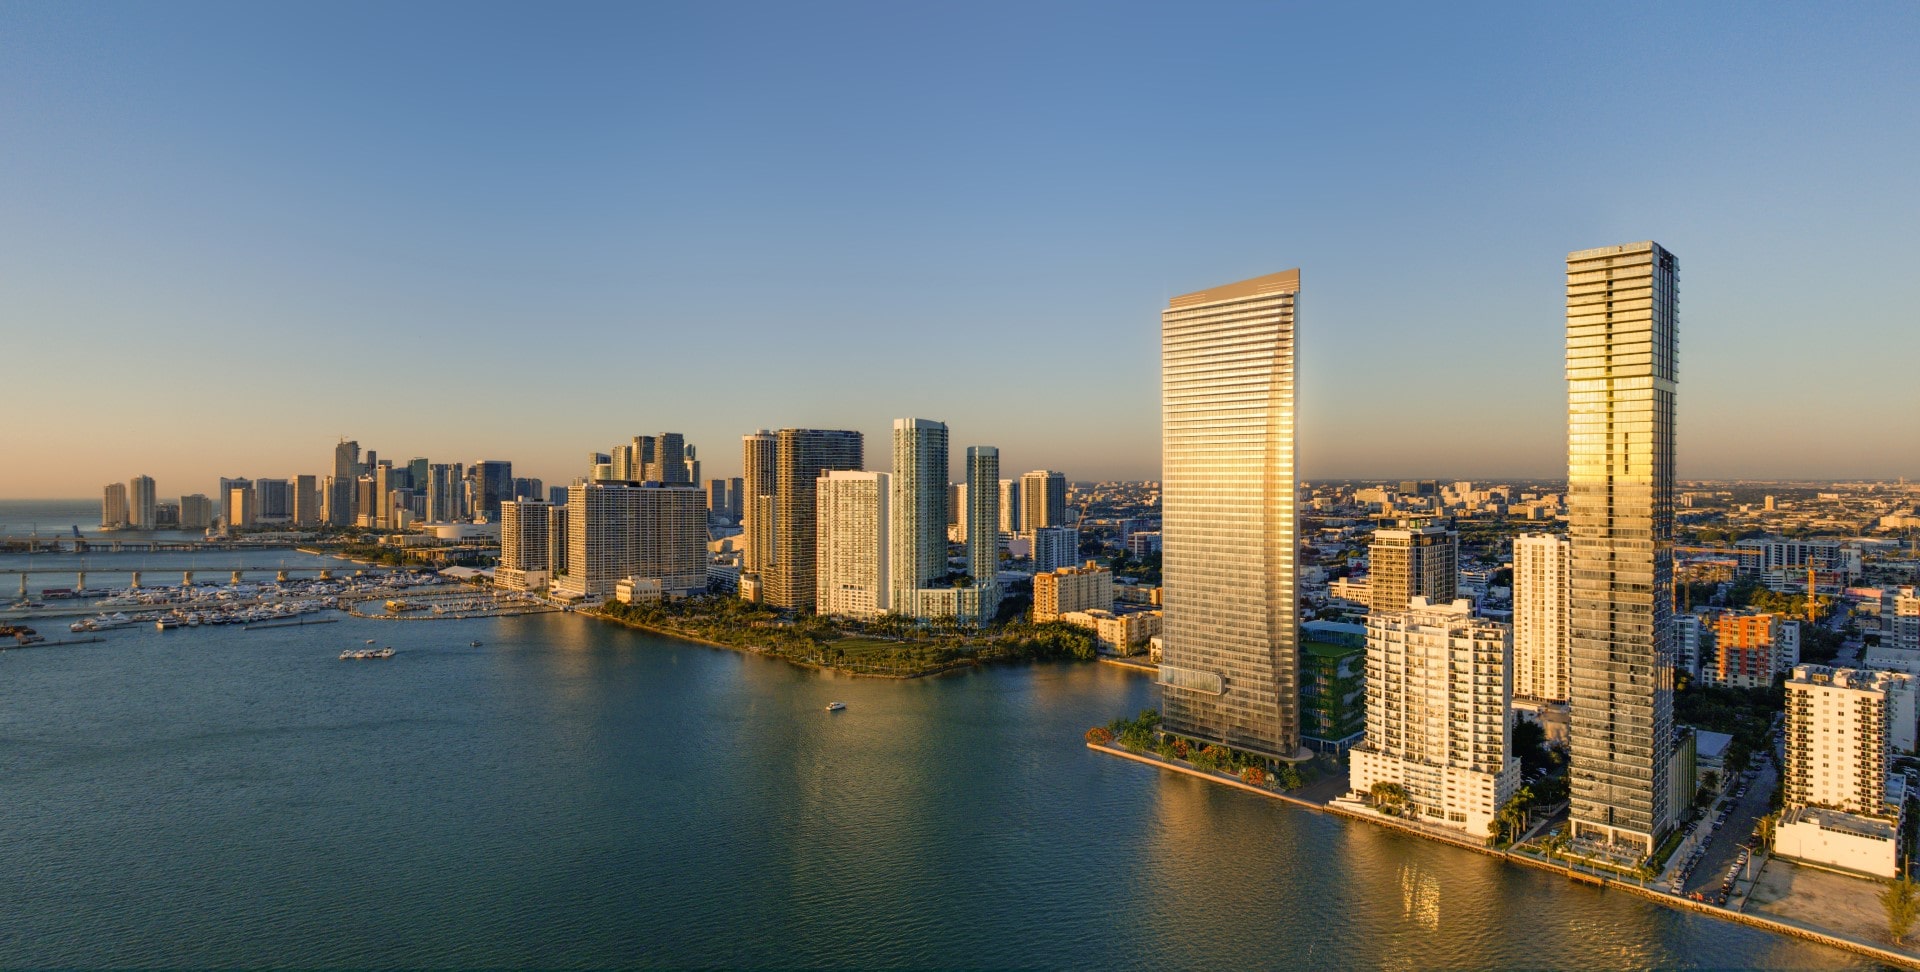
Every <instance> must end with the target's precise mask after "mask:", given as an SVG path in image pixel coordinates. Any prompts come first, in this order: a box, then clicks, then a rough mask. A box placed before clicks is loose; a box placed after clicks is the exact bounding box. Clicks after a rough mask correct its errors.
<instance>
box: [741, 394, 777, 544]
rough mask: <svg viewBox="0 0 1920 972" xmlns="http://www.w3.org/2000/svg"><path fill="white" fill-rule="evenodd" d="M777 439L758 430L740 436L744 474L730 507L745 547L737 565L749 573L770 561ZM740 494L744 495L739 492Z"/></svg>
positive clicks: (763, 430)
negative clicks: (744, 540)
mask: <svg viewBox="0 0 1920 972" xmlns="http://www.w3.org/2000/svg"><path fill="white" fill-rule="evenodd" d="M777 441H778V440H777V439H775V438H774V435H773V433H772V432H769V431H767V430H766V429H761V430H760V431H758V432H755V433H753V434H752V435H743V436H741V437H740V455H741V459H740V461H741V464H742V468H743V469H744V470H745V474H744V475H742V476H741V478H740V481H739V482H737V483H735V484H734V486H735V488H734V493H735V495H734V498H733V504H734V510H735V513H736V515H738V516H739V517H740V518H741V520H740V526H741V528H742V529H741V535H742V536H744V537H745V538H746V548H745V550H744V551H743V552H742V555H741V558H740V567H741V569H742V570H744V571H746V572H747V573H749V574H757V573H759V572H760V571H762V570H765V569H766V567H767V564H769V563H771V562H772V561H773V489H774V458H775V456H776V455H777V453H778V448H777V446H776V443H777ZM741 494H744V495H741Z"/></svg>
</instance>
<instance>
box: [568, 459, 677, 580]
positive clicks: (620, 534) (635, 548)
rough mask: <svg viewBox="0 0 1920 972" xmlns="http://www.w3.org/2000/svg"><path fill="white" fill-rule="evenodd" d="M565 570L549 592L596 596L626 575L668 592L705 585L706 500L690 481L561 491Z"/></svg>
mask: <svg viewBox="0 0 1920 972" xmlns="http://www.w3.org/2000/svg"><path fill="white" fill-rule="evenodd" d="M565 509H566V511H567V530H566V533H567V537H566V539H567V547H568V549H567V573H566V574H564V575H562V576H560V577H558V578H555V579H554V580H553V585H552V586H553V590H554V592H555V593H557V594H560V595H562V596H565V597H574V598H587V599H599V598H605V597H609V596H612V594H613V593H614V586H615V585H616V584H618V583H619V582H620V581H623V580H626V579H628V578H637V579H640V580H657V581H659V582H660V590H661V591H662V592H663V593H664V594H666V595H667V596H670V597H677V596H682V595H688V594H699V593H704V592H705V591H706V589H707V503H706V499H705V497H703V496H702V495H701V493H700V490H699V489H698V488H696V487H693V486H690V485H689V486H668V485H663V484H659V483H650V484H647V485H632V484H627V483H589V484H582V485H575V486H573V487H570V488H569V489H568V490H567V504H566V507H565Z"/></svg>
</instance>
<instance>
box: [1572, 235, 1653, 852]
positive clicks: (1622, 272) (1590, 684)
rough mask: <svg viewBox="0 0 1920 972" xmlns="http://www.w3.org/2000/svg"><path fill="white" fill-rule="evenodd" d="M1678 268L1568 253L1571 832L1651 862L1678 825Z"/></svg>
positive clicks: (1629, 247) (1645, 258)
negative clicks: (1672, 782)
mask: <svg viewBox="0 0 1920 972" xmlns="http://www.w3.org/2000/svg"><path fill="white" fill-rule="evenodd" d="M1679 276H1680V267H1679V263H1678V261H1676V260H1675V259H1674V257H1673V254H1671V253H1668V252H1667V251H1666V250H1665V249H1663V248H1662V247H1661V246H1660V245H1659V244H1657V243H1651V242H1649V243H1629V244H1626V245H1624V246H1609V247H1602V248H1600V249H1597V250H1579V251H1576V252H1573V253H1569V254H1567V512H1568V521H1569V526H1570V539H1571V541H1572V545H1573V550H1572V554H1573V557H1572V560H1573V582H1572V583H1573V592H1572V595H1571V599H1570V602H1571V605H1572V616H1571V631H1570V638H1571V652H1572V664H1571V671H1570V675H1571V683H1570V686H1569V694H1570V702H1571V703H1572V706H1571V707H1572V710H1573V725H1572V733H1571V735H1572V740H1571V741H1572V749H1573V765H1572V787H1573V810H1572V819H1573V829H1574V834H1575V836H1585V837H1589V838H1593V839H1599V840H1607V841H1612V842H1615V843H1619V844H1624V845H1628V846H1631V847H1634V848H1636V849H1637V850H1638V852H1639V853H1641V854H1651V853H1652V852H1653V849H1654V848H1655V847H1657V846H1658V845H1659V842H1660V840H1661V839H1662V837H1664V835H1665V834H1666V832H1667V831H1668V830H1669V829H1670V828H1671V826H1672V824H1673V816H1674V809H1675V808H1674V807H1673V806H1671V805H1670V804H1671V801H1670V800H1669V798H1668V792H1667V791H1668V785H1667V781H1668V765H1667V764H1668V762H1669V760H1670V759H1671V757H1672V754H1673V668H1672V646H1671V638H1672V631H1671V630H1670V625H1669V621H1670V619H1671V614H1672V610H1673V432H1674V388H1675V381H1676V377H1677V375H1676V368H1675V364H1676V362H1675V356H1676V354H1677V353H1678V350H1679V341H1678V330H1679V326H1678V323H1679V321H1678V319H1679V309H1678V308H1679V299H1680V298H1679Z"/></svg>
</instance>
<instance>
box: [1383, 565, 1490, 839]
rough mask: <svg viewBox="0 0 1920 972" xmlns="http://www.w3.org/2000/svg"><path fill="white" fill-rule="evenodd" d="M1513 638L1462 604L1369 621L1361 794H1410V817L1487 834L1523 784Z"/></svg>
mask: <svg viewBox="0 0 1920 972" xmlns="http://www.w3.org/2000/svg"><path fill="white" fill-rule="evenodd" d="M1512 644H1513V642H1512V635H1511V632H1510V630H1509V629H1508V628H1507V626H1506V625H1503V624H1498V623H1496V622H1493V621H1485V620H1481V619H1478V618H1475V617H1474V616H1473V605H1472V603H1471V602H1469V601H1465V600H1459V601H1454V602H1453V603H1451V604H1428V603H1427V599H1426V598H1424V597H1416V598H1414V599H1413V600H1412V602H1411V603H1410V604H1409V606H1408V609H1407V610H1405V611H1398V612H1395V611H1387V612H1379V613H1375V614H1371V615H1369V616H1368V617H1367V738H1366V741H1365V742H1362V743H1361V744H1360V745H1358V746H1356V747H1354V749H1353V751H1352V754H1351V759H1352V786H1353V792H1354V793H1356V794H1359V795H1362V796H1364V795H1366V794H1367V793H1369V792H1370V791H1371V790H1372V788H1373V786H1374V785H1375V784H1377V783H1393V784H1397V785H1398V786H1400V787H1401V788H1402V789H1403V790H1404V791H1405V792H1406V799H1407V804H1408V807H1409V810H1410V812H1411V813H1413V814H1415V815H1417V816H1418V818H1419V819H1421V820H1424V821H1427V822H1429V823H1434V824H1440V825H1443V826H1447V827H1453V828H1456V829H1459V830H1462V831H1465V832H1466V833H1468V834H1472V835H1473V836H1475V837H1485V836H1487V833H1488V825H1489V824H1490V823H1492V822H1493V819H1494V815H1495V814H1497V813H1498V812H1499V810H1500V807H1501V805H1502V804H1505V803H1506V802H1507V800H1508V799H1509V798H1511V797H1512V796H1513V794H1514V791H1515V790H1517V789H1518V788H1519V786H1520V761H1519V760H1518V759H1516V758H1514V757H1513V755H1512V752H1511V747H1510V746H1509V745H1508V740H1507V724H1508V716H1507V710H1508V708H1509V706H1510V705H1511V703H1512V701H1513V698H1512V691H1511V690H1510V688H1509V687H1508V684H1507V678H1506V675H1507V670H1508V663H1509V661H1510V659H1511V656H1512V651H1513V648H1512Z"/></svg>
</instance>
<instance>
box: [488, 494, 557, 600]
mask: <svg viewBox="0 0 1920 972" xmlns="http://www.w3.org/2000/svg"><path fill="white" fill-rule="evenodd" d="M551 509H552V506H551V504H549V503H547V502H546V501H545V500H533V499H523V500H507V501H505V502H503V503H501V504H500V565H499V567H497V568H495V570H494V580H495V581H496V582H497V583H498V584H499V585H500V586H501V587H504V588H506V589H508V590H510V591H533V590H539V589H540V588H542V587H545V586H547V576H548V575H547V569H548V566H549V564H550V563H551V562H552V559H553V551H552V550H551V549H550V548H549V546H548V545H549V544H550V543H551V542H552V536H551V533H552V523H551V521H550V517H549V516H548V511H549V510H551Z"/></svg>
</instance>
